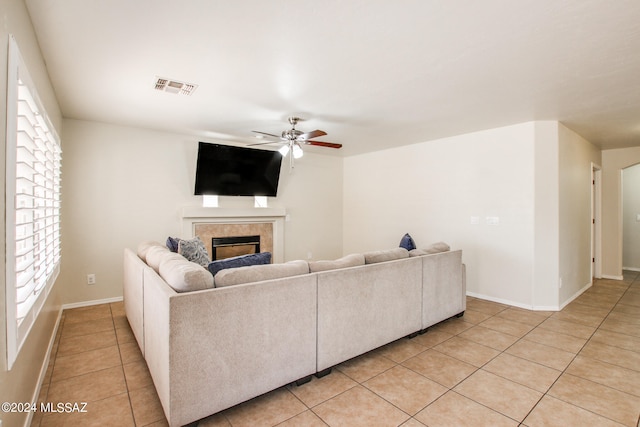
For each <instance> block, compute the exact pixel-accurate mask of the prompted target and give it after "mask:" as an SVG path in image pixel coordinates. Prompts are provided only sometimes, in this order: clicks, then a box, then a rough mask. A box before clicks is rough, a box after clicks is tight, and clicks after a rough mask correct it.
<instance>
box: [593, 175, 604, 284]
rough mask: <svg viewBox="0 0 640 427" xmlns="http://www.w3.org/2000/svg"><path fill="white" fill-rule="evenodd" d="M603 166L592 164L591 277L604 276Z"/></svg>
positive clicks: (598, 277)
mask: <svg viewBox="0 0 640 427" xmlns="http://www.w3.org/2000/svg"><path fill="white" fill-rule="evenodd" d="M601 176H602V168H601V167H600V166H599V165H596V164H593V163H592V164H591V277H592V279H600V278H602V256H601V241H602V227H601V220H600V218H602V205H601V202H600V201H601V191H602V190H601V188H602V181H601V179H602V178H601Z"/></svg>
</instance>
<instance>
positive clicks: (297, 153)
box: [293, 143, 304, 159]
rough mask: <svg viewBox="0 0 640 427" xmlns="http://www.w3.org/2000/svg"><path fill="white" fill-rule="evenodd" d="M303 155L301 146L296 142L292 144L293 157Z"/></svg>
mask: <svg viewBox="0 0 640 427" xmlns="http://www.w3.org/2000/svg"><path fill="white" fill-rule="evenodd" d="M303 155H304V152H303V151H302V148H300V145H298V144H297V143H296V144H294V145H293V158H294V159H299V158H300V157H302V156H303Z"/></svg>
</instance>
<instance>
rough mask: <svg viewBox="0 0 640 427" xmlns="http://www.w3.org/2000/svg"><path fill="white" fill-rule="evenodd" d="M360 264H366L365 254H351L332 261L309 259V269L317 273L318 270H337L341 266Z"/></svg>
mask: <svg viewBox="0 0 640 427" xmlns="http://www.w3.org/2000/svg"><path fill="white" fill-rule="evenodd" d="M359 265H364V255H362V254H350V255H346V256H343V257H342V258H339V259H336V260H332V261H325V260H321V261H309V271H310V272H311V273H315V272H317V271H327V270H337V269H339V268H347V267H357V266H359Z"/></svg>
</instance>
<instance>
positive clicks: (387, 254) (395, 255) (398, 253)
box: [364, 248, 409, 264]
mask: <svg viewBox="0 0 640 427" xmlns="http://www.w3.org/2000/svg"><path fill="white" fill-rule="evenodd" d="M402 258H409V251H408V250H406V249H405V248H393V249H386V250H381V251H373V252H366V253H365V254H364V262H365V263H366V264H375V263H377V262H385V261H393V260H396V259H402Z"/></svg>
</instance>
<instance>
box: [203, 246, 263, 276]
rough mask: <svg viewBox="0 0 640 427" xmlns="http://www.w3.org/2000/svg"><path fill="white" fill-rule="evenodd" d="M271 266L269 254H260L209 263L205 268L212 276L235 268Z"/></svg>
mask: <svg viewBox="0 0 640 427" xmlns="http://www.w3.org/2000/svg"><path fill="white" fill-rule="evenodd" d="M262 264H271V252H260V253H257V254H248V255H240V256H235V257H233V258H225V259H220V260H216V261H211V262H210V263H209V265H208V266H207V268H208V269H209V271H210V272H211V274H213V275H214V276H215V275H216V273H217V272H218V271H220V270H225V269H227V268H235V267H246V266H249V265H262Z"/></svg>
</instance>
